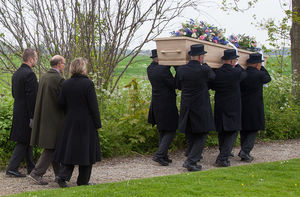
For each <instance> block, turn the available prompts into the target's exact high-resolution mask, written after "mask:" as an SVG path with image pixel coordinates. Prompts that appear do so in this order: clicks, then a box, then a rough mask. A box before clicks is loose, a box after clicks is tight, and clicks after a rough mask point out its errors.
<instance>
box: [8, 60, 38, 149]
mask: <svg viewBox="0 0 300 197" xmlns="http://www.w3.org/2000/svg"><path fill="white" fill-rule="evenodd" d="M37 90H38V82H37V78H36V75H35V74H34V72H33V71H32V70H31V68H30V67H29V66H28V65H26V64H22V65H21V67H20V68H19V69H18V70H17V71H16V72H15V73H14V74H13V76H12V96H13V97H14V109H13V120H12V130H11V133H10V139H11V140H13V141H16V142H20V143H25V144H29V143H30V136H31V128H30V127H29V122H30V119H32V118H33V114H34V106H35V100H36V95H37Z"/></svg>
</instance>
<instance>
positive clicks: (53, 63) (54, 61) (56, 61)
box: [50, 56, 63, 67]
mask: <svg viewBox="0 0 300 197" xmlns="http://www.w3.org/2000/svg"><path fill="white" fill-rule="evenodd" d="M62 61H63V57H62V56H57V57H54V58H52V59H51V60H50V66H51V67H53V66H56V65H57V64H59V63H61V62H62Z"/></svg>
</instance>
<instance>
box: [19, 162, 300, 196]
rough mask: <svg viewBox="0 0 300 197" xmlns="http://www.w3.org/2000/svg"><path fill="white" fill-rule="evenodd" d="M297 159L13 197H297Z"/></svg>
mask: <svg viewBox="0 0 300 197" xmlns="http://www.w3.org/2000/svg"><path fill="white" fill-rule="evenodd" d="M299 173H300V159H293V160H288V161H280V162H272V163H260V164H253V165H246V166H236V167H229V168H219V169H213V170H208V171H203V172H194V173H184V174H179V175H172V176H164V177H155V178H146V179H137V180H130V181H123V182H118V183H105V184H99V185H95V186H81V187H74V188H67V189H55V190H44V191H35V192H25V193H22V194H18V195H15V196H32V197H33V196H37V197H38V196H51V197H52V196H147V197H148V196H172V197H173V196H180V197H183V196H251V197H253V196H285V197H288V196H300V176H299Z"/></svg>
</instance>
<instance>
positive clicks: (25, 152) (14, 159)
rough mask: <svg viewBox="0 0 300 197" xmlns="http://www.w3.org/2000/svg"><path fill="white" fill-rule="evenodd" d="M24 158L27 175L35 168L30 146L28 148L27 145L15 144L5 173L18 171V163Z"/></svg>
mask: <svg viewBox="0 0 300 197" xmlns="http://www.w3.org/2000/svg"><path fill="white" fill-rule="evenodd" d="M24 157H25V160H26V168H27V173H28V174H29V173H30V172H31V171H32V169H33V168H34V166H35V164H34V161H33V152H32V146H30V145H29V144H23V143H19V142H17V144H16V146H15V149H14V151H13V154H12V156H11V158H10V161H9V164H8V167H7V171H9V170H10V171H18V169H19V167H20V163H21V162H22V160H23V159H24Z"/></svg>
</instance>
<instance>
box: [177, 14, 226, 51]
mask: <svg viewBox="0 0 300 197" xmlns="http://www.w3.org/2000/svg"><path fill="white" fill-rule="evenodd" d="M224 33H225V30H223V29H220V28H218V27H216V26H214V25H210V24H208V23H206V22H203V21H200V22H198V21H197V20H196V21H195V20H193V19H190V21H189V22H186V23H182V28H181V29H179V30H178V31H176V32H175V31H173V32H171V34H172V36H187V37H192V38H196V39H199V40H205V41H210V42H214V43H219V44H225V45H226V44H227V43H228V42H227V41H226V39H225V37H224Z"/></svg>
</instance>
